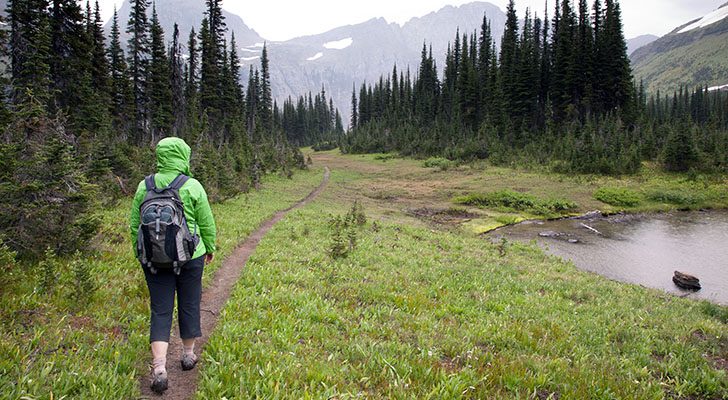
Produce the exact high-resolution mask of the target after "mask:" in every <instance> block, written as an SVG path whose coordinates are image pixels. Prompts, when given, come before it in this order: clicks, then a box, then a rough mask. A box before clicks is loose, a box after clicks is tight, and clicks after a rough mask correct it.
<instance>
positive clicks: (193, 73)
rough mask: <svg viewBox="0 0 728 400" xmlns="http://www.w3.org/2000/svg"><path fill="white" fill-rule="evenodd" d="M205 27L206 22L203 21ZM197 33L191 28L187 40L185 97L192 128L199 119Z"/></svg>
mask: <svg viewBox="0 0 728 400" xmlns="http://www.w3.org/2000/svg"><path fill="white" fill-rule="evenodd" d="M202 26H203V27H204V26H205V22H204V21H203V25H202ZM197 43H198V42H197V34H196V33H195V29H194V28H192V29H191V30H190V36H189V38H188V40H187V53H188V58H187V64H186V65H185V93H184V98H185V100H186V105H187V115H186V120H187V124H188V128H189V129H190V130H194V128H192V126H193V125H195V123H196V122H197V121H198V119H199V92H198V89H199V75H198V74H199V48H198V45H197Z"/></svg>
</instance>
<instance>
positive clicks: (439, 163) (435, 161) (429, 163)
mask: <svg viewBox="0 0 728 400" xmlns="http://www.w3.org/2000/svg"><path fill="white" fill-rule="evenodd" d="M422 166H423V167H425V168H437V169H439V170H440V171H447V170H448V169H450V168H452V167H454V166H455V163H454V162H452V161H450V160H448V159H447V158H442V157H431V158H428V159H427V160H425V161H424V162H423V163H422Z"/></svg>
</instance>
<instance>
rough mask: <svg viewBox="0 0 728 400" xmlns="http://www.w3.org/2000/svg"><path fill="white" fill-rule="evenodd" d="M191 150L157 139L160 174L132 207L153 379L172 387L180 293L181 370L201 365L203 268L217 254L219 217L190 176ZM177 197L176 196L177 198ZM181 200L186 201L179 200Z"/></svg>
mask: <svg viewBox="0 0 728 400" xmlns="http://www.w3.org/2000/svg"><path fill="white" fill-rule="evenodd" d="M190 154H191V149H190V146H188V145H187V143H185V142H184V140H182V139H179V138H166V139H162V140H161V141H160V142H159V143H158V144H157V173H156V174H154V175H150V176H149V177H147V178H146V179H145V180H144V181H142V182H141V183H139V187H138V188H137V191H136V194H135V195H134V201H133V203H132V207H131V223H130V225H131V235H132V241H133V243H134V249H135V252H136V255H137V258H138V259H139V260H140V262H141V264H142V269H143V270H144V277H145V278H146V281H147V287H149V297H150V309H151V322H150V329H149V341H150V343H151V348H152V356H153V363H152V383H151V388H152V390H153V391H154V392H156V393H159V394H161V393H163V392H164V391H165V390H167V387H168V383H167V367H166V364H167V348H168V346H169V337H170V331H171V328H172V313H173V311H174V296H175V292H176V293H177V304H178V323H179V331H180V337H181V338H182V345H183V348H184V350H183V354H182V355H181V357H182V358H181V364H182V369H183V370H185V371H188V370H191V369H193V368H194V367H195V365H196V364H197V356H196V355H195V353H194V349H195V339H196V338H198V337H200V336H202V332H201V330H200V300H201V296H202V270H203V267H204V265H205V264H206V263H210V262H211V261H212V260H213V258H214V254H215V236H216V229H215V220H214V219H213V216H212V211H211V209H210V203H209V202H208V199H207V193H205V189H204V188H203V187H202V185H201V184H200V182H198V181H197V180H195V179H192V178H191V175H190ZM175 198H176V199H175ZM180 201H181V203H180Z"/></svg>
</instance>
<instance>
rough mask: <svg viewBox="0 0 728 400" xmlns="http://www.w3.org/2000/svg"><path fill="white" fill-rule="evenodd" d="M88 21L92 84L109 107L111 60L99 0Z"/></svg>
mask: <svg viewBox="0 0 728 400" xmlns="http://www.w3.org/2000/svg"><path fill="white" fill-rule="evenodd" d="M87 4H88V3H87ZM87 8H89V7H87ZM87 19H88V22H89V24H90V31H89V35H90V36H91V55H92V56H91V68H92V69H91V82H92V85H93V88H94V90H95V92H96V93H97V95H98V97H99V99H100V100H101V101H102V102H103V103H104V105H107V104H108V101H109V93H110V72H109V60H108V59H107V58H106V45H105V41H106V39H105V37H104V26H103V21H102V20H101V10H100V9H99V2H98V0H97V1H96V2H95V5H94V12H93V19H92V17H91V16H90V15H89V16H87ZM117 30H118V27H117Z"/></svg>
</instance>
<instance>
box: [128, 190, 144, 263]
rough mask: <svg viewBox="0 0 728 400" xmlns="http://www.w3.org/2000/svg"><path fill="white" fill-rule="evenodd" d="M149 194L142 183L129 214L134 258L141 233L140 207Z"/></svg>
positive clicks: (135, 194)
mask: <svg viewBox="0 0 728 400" xmlns="http://www.w3.org/2000/svg"><path fill="white" fill-rule="evenodd" d="M146 193H147V189H146V185H145V184H144V182H143V181H142V182H141V183H140V184H139V186H138V187H137V191H136V193H134V199H133V200H132V202H131V212H130V214H129V230H130V232H131V243H132V245H133V247H132V248H133V249H134V256H136V255H137V254H136V246H137V234H138V232H139V223H140V222H141V215H140V214H141V211H140V210H139V207H140V206H141V205H142V202H143V201H144V196H145V195H146Z"/></svg>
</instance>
